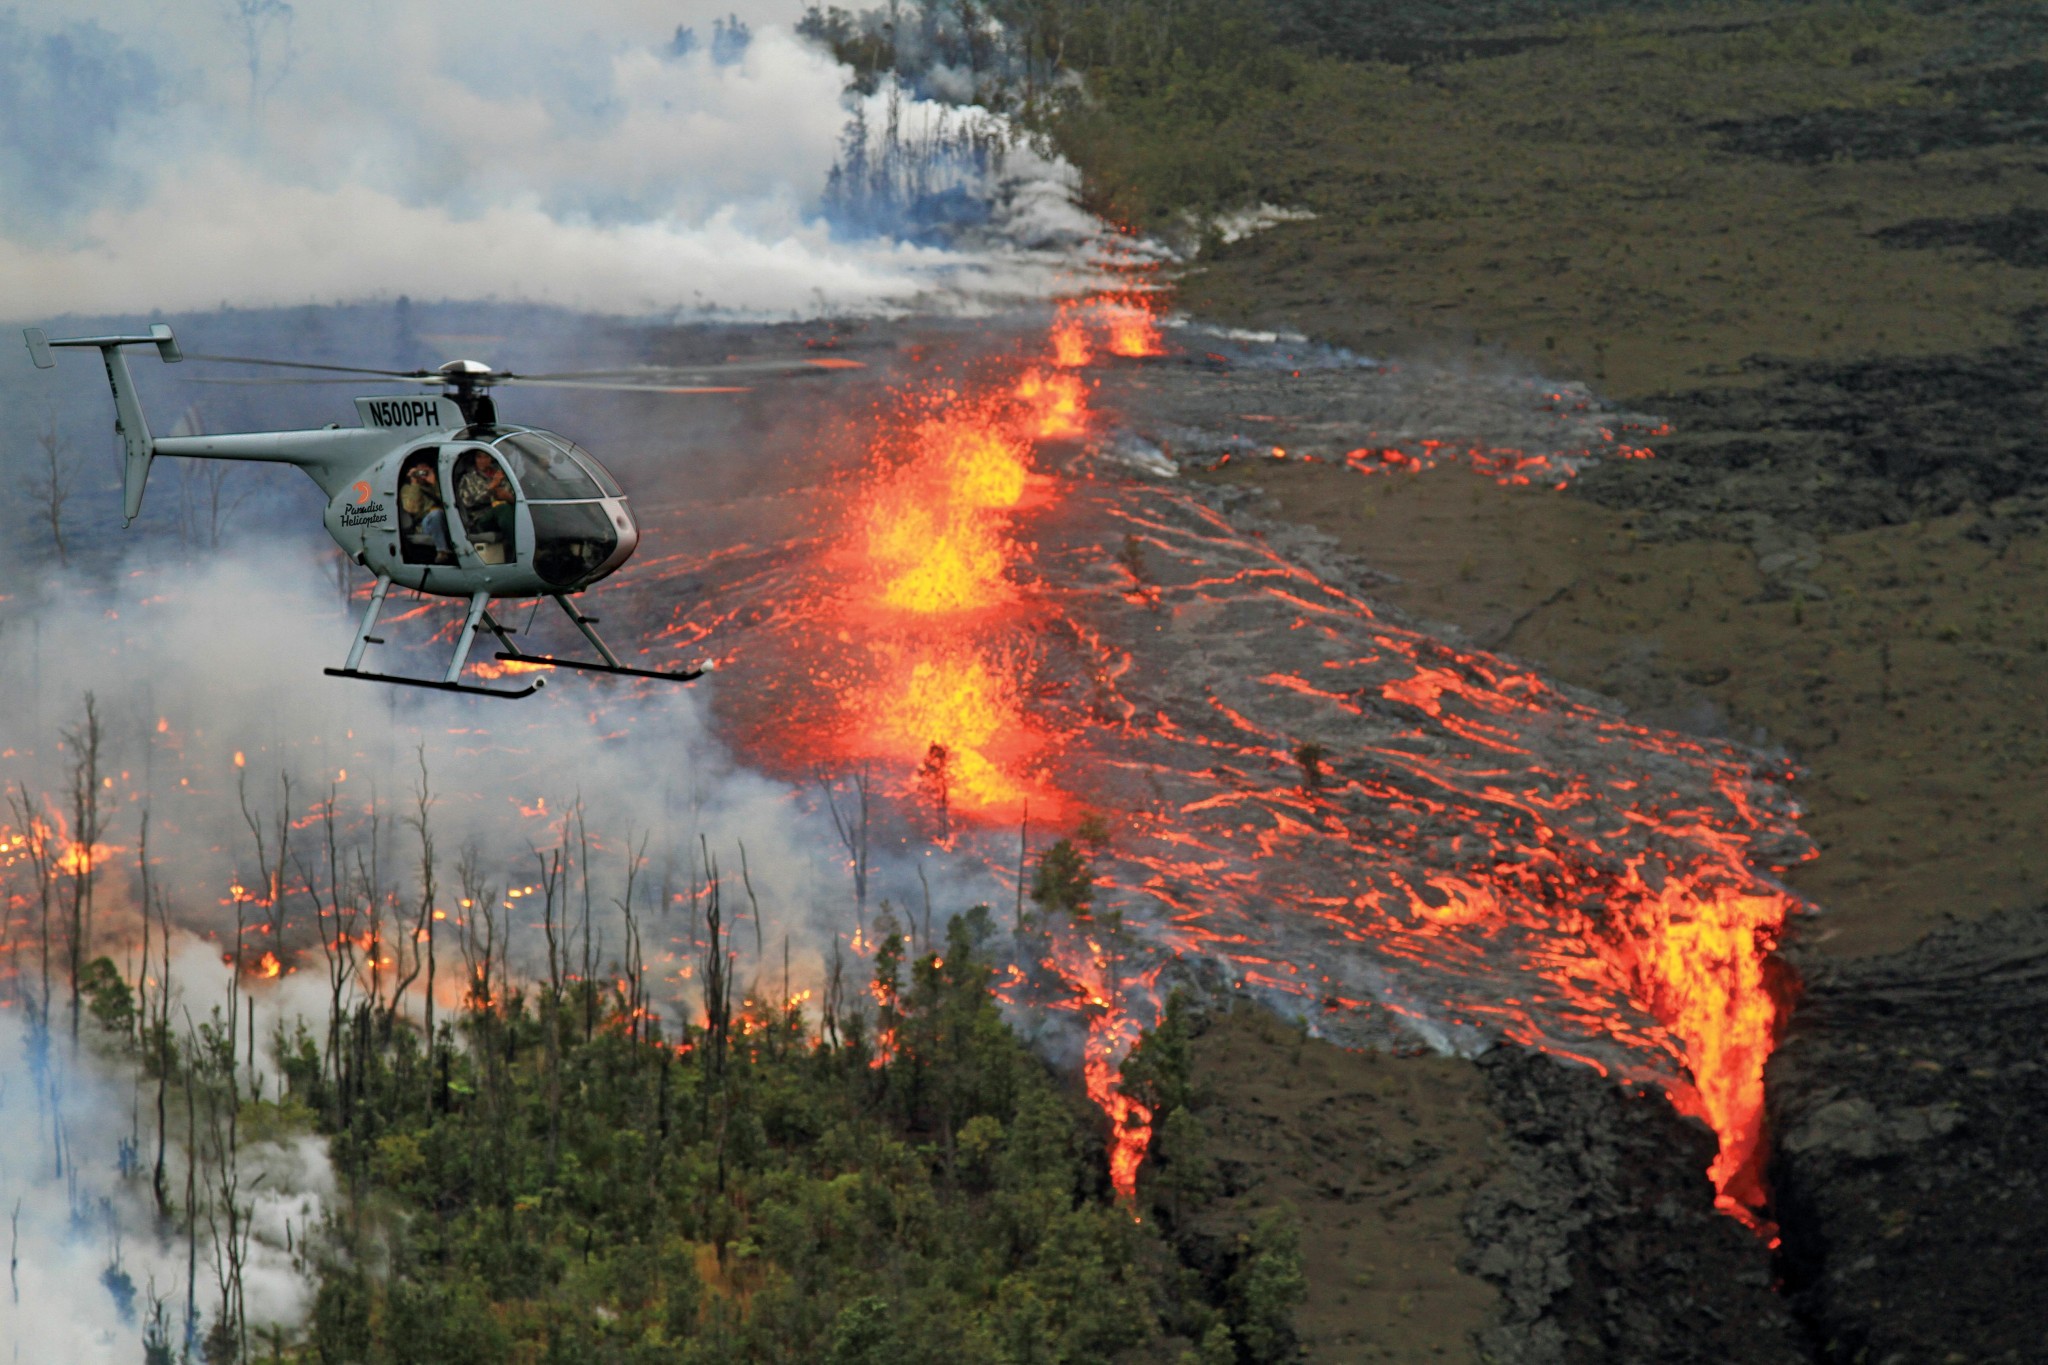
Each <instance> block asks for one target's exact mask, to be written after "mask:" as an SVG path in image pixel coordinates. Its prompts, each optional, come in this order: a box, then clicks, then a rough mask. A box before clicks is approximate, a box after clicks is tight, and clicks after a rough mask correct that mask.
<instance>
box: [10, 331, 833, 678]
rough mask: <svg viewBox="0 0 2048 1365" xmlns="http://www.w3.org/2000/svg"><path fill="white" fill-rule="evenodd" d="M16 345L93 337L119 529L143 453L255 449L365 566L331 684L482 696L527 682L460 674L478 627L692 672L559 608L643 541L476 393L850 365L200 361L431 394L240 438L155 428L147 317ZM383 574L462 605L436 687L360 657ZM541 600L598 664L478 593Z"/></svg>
mask: <svg viewBox="0 0 2048 1365" xmlns="http://www.w3.org/2000/svg"><path fill="white" fill-rule="evenodd" d="M25 335H26V336H27V338H28V349H29V356H30V358H31V359H32V360H33V361H34V362H35V364H36V367H37V368H38V369H44V370H47V369H49V368H50V367H51V366H53V365H54V364H55V363H56V361H55V359H54V358H53V357H52V356H51V355H50V352H51V350H52V349H53V348H56V347H67V346H76V347H85V346H90V347H93V348H95V349H97V350H98V351H99V353H100V357H101V359H102V360H103V361H105V363H106V367H107V382H108V383H109V384H110V385H111V386H112V387H113V390H114V429H115V431H116V432H117V433H118V434H119V436H120V438H121V444H122V456H123V472H122V492H123V504H122V515H123V518H124V521H123V524H124V525H125V524H127V523H129V522H132V521H134V520H135V517H136V514H137V513H139V512H140V511H141V510H142V490H143V485H144V484H145V482H146V481H147V480H148V478H149V466H150V462H151V461H152V460H153V459H155V458H156V457H157V456H159V455H172V456H181V457H184V458H187V459H204V460H258V461H266V462H269V463H274V464H289V465H296V466H298V467H299V468H300V469H303V470H305V471H306V473H307V474H308V475H310V476H311V477H312V480H313V482H314V483H316V484H318V485H319V486H320V491H321V492H322V493H324V494H325V495H326V496H327V500H328V501H327V517H326V523H327V533H328V534H329V535H330V536H332V537H333V538H334V543H335V544H337V545H339V546H340V547H341V549H342V553H344V554H346V555H347V556H348V557H349V558H350V559H353V560H354V561H355V562H356V563H358V564H360V565H362V566H363V567H364V568H367V569H369V570H370V571H371V572H372V573H373V574H375V575H376V585H375V586H374V587H373V588H372V589H371V591H370V602H369V605H368V607H366V608H365V609H364V611H363V619H362V623H361V624H360V625H359V626H358V627H357V628H356V636H355V640H354V642H353V643H352V644H351V645H350V647H349V651H348V662H347V663H345V664H343V665H342V666H341V667H340V668H330V669H327V670H326V672H327V673H328V674H329V675H330V676H332V677H337V678H363V679H367V680H369V681H371V682H385V683H403V684H405V685H407V686H411V687H431V688H436V689H439V690H441V691H446V692H470V693H476V694H478V695H481V696H487V697H524V696H530V695H531V694H532V693H534V692H535V691H537V690H538V689H539V688H540V687H541V686H542V685H543V682H544V680H543V679H538V678H537V679H535V680H534V681H533V682H531V683H529V684H528V685H526V686H525V687H518V688H497V687H479V686H476V685H473V684H468V683H463V682H460V681H458V679H459V678H460V677H461V675H462V670H463V667H464V665H465V664H466V663H467V662H468V659H469V650H470V646H471V644H472V643H473V642H474V641H475V639H476V632H477V630H478V628H479V627H481V628H483V629H485V630H488V631H490V632H491V633H492V634H493V635H495V636H497V637H498V640H499V642H500V643H501V644H503V645H504V646H505V648H504V649H503V650H501V651H500V652H499V654H498V657H499V658H500V659H507V660H512V661H515V662H519V663H529V664H548V665H553V666H555V667H559V668H575V669H583V670H586V671H589V672H594V673H614V674H621V675H624V676H628V677H635V678H662V679H666V680H668V681H670V682H689V681H690V680H691V679H693V678H697V677H700V676H701V675H702V673H703V669H701V668H700V669H694V670H682V671H677V672H668V673H664V672H658V671H656V670H653V669H646V668H629V667H627V666H626V665H625V664H622V663H620V662H619V658H618V656H617V655H616V654H614V653H612V651H611V649H610V648H609V647H608V646H607V645H606V644H605V642H604V641H603V640H601V639H599V638H598V634H597V632H596V631H595V630H594V629H592V627H593V626H595V625H596V624H597V618H596V617H594V616H586V615H584V614H583V613H582V612H581V611H579V610H577V608H576V606H575V605H574V604H573V603H571V602H570V600H569V599H570V597H572V596H573V595H575V594H576V593H580V592H582V591H583V590H584V589H585V588H588V587H590V586H591V585H592V584H594V583H596V582H597V581H598V580H600V579H602V578H605V577H608V576H609V575H610V574H612V573H613V572H614V571H615V570H617V569H618V567H619V566H620V565H622V564H624V563H625V562H626V560H627V559H628V558H630V557H631V556H632V554H633V551H634V549H635V547H637V546H638V545H639V543H640V528H639V526H638V525H637V524H636V523H635V522H634V520H633V514H632V512H631V511H630V510H629V509H628V508H627V506H626V492H625V489H623V488H622V487H620V485H619V481H618V480H617V479H615V478H613V477H612V475H611V473H610V472H609V471H608V470H606V469H605V467H604V466H603V465H601V464H599V463H598V462H597V460H596V459H595V458H593V457H592V456H591V454H590V452H589V451H587V450H584V449H583V448H582V447H581V446H578V445H577V444H576V443H575V442H574V441H571V440H569V439H568V438H567V437H564V436H557V435H555V434H554V433H553V432H548V431H542V430H540V429H539V428H537V427H524V426H514V425H501V424H500V423H499V422H498V419H497V408H496V405H495V404H494V403H493V402H492V400H491V395H490V390H491V389H492V388H494V387H496V386H498V385H501V384H525V385H531V386H535V387H545V388H570V389H605V390H613V391H618V392H629V393H663V394H715V393H744V392H746V391H747V390H746V389H745V388H743V387H738V386H713V385H705V384H681V383H674V382H669V383H661V382H656V381H659V380H664V379H666V380H671V381H673V380H679V379H685V378H704V377H706V376H711V375H714V374H716V375H727V374H736V373H782V374H793V373H818V372H821V371H830V370H844V369H859V368H861V367H862V366H861V362H859V361H855V360H847V359H841V358H836V357H835V358H824V359H809V360H787V361H783V360H769V361H749V362H741V363H738V364H731V363H728V364H718V365H708V366H703V367H698V368H681V369H659V368H642V369H634V370H605V371H587V372H582V373H575V374H543V375H523V374H512V373H510V372H507V371H501V370H493V369H492V368H491V367H490V366H488V365H484V364H482V363H480V362H478V361H474V360H451V361H449V362H448V363H447V364H445V365H442V366H441V367H439V368H438V369H435V370H412V371H403V370H373V369H362V368H358V367H356V366H351V365H318V364H311V363H308V362H303V361H293V360H260V359H254V358H251V357H247V356H202V355H195V356H192V357H191V359H194V360H216V361H225V362H230V363H234V364H241V365H269V366H277V367H281V368H288V369H299V370H321V371H331V372H335V373H340V374H346V375H374V376H377V377H379V378H383V379H391V380H399V381H402V382H405V383H410V384H420V385H426V386H432V387H437V388H440V389H442V390H443V391H442V392H441V393H439V394H437V395H431V396H428V395H420V396H410V395H407V396H399V397H377V398H358V399H356V400H355V404H356V413H357V416H358V417H359V419H360V420H361V422H362V425H361V426H359V427H342V426H339V425H329V426H327V427H323V428H321V429H319V430H315V431H264V432H240V433H234V434H229V435H220V436H167V437H163V438H161V439H153V438H152V437H151V436H150V434H149V425H148V423H146V422H145V421H144V420H143V417H142V403H141V399H140V398H139V396H138V395H137V394H136V391H135V381H134V379H133V378H132V377H131V376H130V375H129V372H128V361H127V357H126V356H124V355H123V354H122V352H121V348H122V347H124V346H141V345H154V346H155V347H156V349H157V353H158V354H159V355H160V356H162V357H163V359H164V361H165V363H167V364H175V363H177V362H178V361H181V360H183V359H185V358H186V357H185V356H184V355H183V354H182V353H181V352H180V351H179V349H178V343H177V340H176V339H175V338H174V337H173V336H172V335H171V329H170V328H169V327H167V326H165V325H164V324H162V323H157V324H156V325H154V326H152V327H151V328H150V329H149V335H148V336H104V337H66V338H62V339H58V340H52V339H50V338H49V337H46V336H45V335H44V334H43V332H42V331H41V330H40V329H38V328H33V327H32V328H29V329H28V330H27V332H26V334H25ZM212 382H216V383H264V382H272V383H330V384H332V383H355V382H358V381H356V380H352V379H350V380H335V379H329V380H319V379H297V378H294V379H278V380H270V381H265V380H232V379H230V380H216V381H212ZM393 584H396V585H398V586H399V587H402V588H411V589H413V590H414V591H416V592H421V593H427V594H431V595H434V596H438V597H455V598H461V599H463V600H465V601H466V602H467V603H468V611H467V614H466V615H465V617H464V619H463V623H462V633H461V635H460V636H459V637H458V638H457V639H456V642H455V657H454V658H452V659H450V660H449V662H448V668H447V671H446V672H445V673H444V674H443V675H442V677H441V680H440V681H439V682H434V681H431V680H429V679H424V678H407V677H401V676H399V675H397V674H392V673H371V672H365V671H363V670H362V669H361V668H359V667H358V665H360V664H361V663H362V660H363V651H364V649H365V648H366V647H367V646H370V645H376V644H382V643H384V642H383V640H381V639H379V638H378V637H377V636H376V635H374V634H373V633H372V632H373V631H375V630H376V628H377V617H378V615H379V613H381V612H382V611H383V609H384V599H385V596H386V595H387V594H388V593H389V592H390V591H391V587H392V585H393ZM540 597H550V598H553V599H554V601H555V602H556V604H557V605H559V606H560V607H561V608H562V610H563V612H565V613H566V614H567V615H568V617H569V619H570V620H571V621H572V622H574V623H575V625H576V629H577V630H579V631H581V632H582V633H583V637H584V638H585V639H586V640H588V641H590V643H591V645H592V646H593V647H594V648H595V649H596V650H597V652H598V654H599V655H600V656H601V657H602V658H603V662H602V663H595V662H590V661H587V660H577V659H562V658H557V657H555V656H553V655H545V654H528V653H526V652H524V651H523V650H521V649H520V648H519V647H518V646H517V645H515V644H514V643H513V642H512V638H511V635H510V634H509V633H508V632H507V631H506V629H505V627H504V626H502V625H501V624H499V622H497V621H496V620H495V619H493V618H492V616H491V613H490V609H489V608H490V602H491V599H492V598H540Z"/></svg>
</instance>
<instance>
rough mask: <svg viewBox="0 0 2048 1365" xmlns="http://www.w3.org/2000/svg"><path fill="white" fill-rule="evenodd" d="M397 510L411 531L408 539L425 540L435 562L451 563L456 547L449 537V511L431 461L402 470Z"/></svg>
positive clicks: (423, 461) (424, 461) (438, 477)
mask: <svg viewBox="0 0 2048 1365" xmlns="http://www.w3.org/2000/svg"><path fill="white" fill-rule="evenodd" d="M398 510H399V511H400V512H402V513H403V514H404V515H405V521H406V525H407V526H408V527H409V528H410V531H409V534H408V537H407V538H408V539H411V540H415V541H417V540H424V541H426V542H427V543H429V544H431V545H432V546H433V547H434V553H435V556H436V558H437V559H441V560H442V562H446V563H452V562H453V556H454V553H455V546H454V543H453V542H452V541H450V540H449V538H448V509H447V507H446V506H445V505H443V503H442V501H441V479H440V476H439V475H438V474H436V473H435V472H434V466H433V463H432V462H431V461H427V460H422V461H421V462H420V463H418V464H416V465H413V466H412V467H411V468H409V469H407V470H406V471H405V483H404V485H403V486H402V487H401V488H400V489H399V490H398Z"/></svg>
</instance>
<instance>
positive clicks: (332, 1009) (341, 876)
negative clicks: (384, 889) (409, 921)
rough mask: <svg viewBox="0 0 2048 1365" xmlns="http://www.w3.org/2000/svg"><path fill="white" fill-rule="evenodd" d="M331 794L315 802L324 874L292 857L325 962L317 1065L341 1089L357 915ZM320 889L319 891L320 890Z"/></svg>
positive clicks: (356, 963)
mask: <svg viewBox="0 0 2048 1365" xmlns="http://www.w3.org/2000/svg"><path fill="white" fill-rule="evenodd" d="M335 804H336V797H335V790H334V788H333V787H332V786H330V787H328V789H327V799H326V800H325V801H323V802H321V803H320V830H321V834H322V836H323V842H324V845H325V852H326V868H325V872H326V875H325V877H324V878H322V877H316V876H315V875H314V872H313V869H312V868H310V867H308V866H307V865H306V862H305V860H304V859H303V858H298V859H295V860H294V861H296V863H297V865H298V870H299V880H300V881H301V882H302V883H303V884H304V885H305V888H306V898H307V899H308V900H309V901H311V902H312V906H313V922H314V924H315V926H316V927H317V928H318V930H319V935H320V955H321V958H322V960H323V961H324V962H325V963H326V964H327V994H328V999H327V1045H326V1048H325V1050H324V1051H323V1053H322V1061H323V1063H324V1064H325V1066H326V1067H327V1068H328V1069H329V1070H331V1071H332V1072H333V1074H334V1084H335V1087H336V1089H337V1091H338V1090H339V1088H340V1086H341V1056H340V1052H341V999H342V996H343V995H344V994H346V993H347V991H348V986H349V982H350V981H351V980H352V979H353V978H354V977H355V974H356V972H357V970H358V967H359V965H360V958H359V957H358V956H357V952H356V921H357V919H358V918H359V917H360V916H359V912H358V910H357V909H356V901H355V897H354V896H352V895H350V894H349V888H348V886H347V885H346V883H347V881H348V877H347V874H346V873H345V871H344V870H343V868H342V863H341V845H340V838H339V835H338V833H337V831H336V828H335ZM323 886H324V888H325V889H324V891H323V889H322V888H323Z"/></svg>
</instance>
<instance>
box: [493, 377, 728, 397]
mask: <svg viewBox="0 0 2048 1365" xmlns="http://www.w3.org/2000/svg"><path fill="white" fill-rule="evenodd" d="M497 383H498V384H519V385H524V386H526V387H528V388H535V389H603V390H606V391H608V392H611V393H682V394H691V393H752V392H753V390H752V389H750V388H747V387H746V386H744V385H740V384H621V383H616V382H613V381H611V380H604V379H529V378H527V377H526V376H525V375H518V374H508V375H501V376H499V377H498V379H497Z"/></svg>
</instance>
